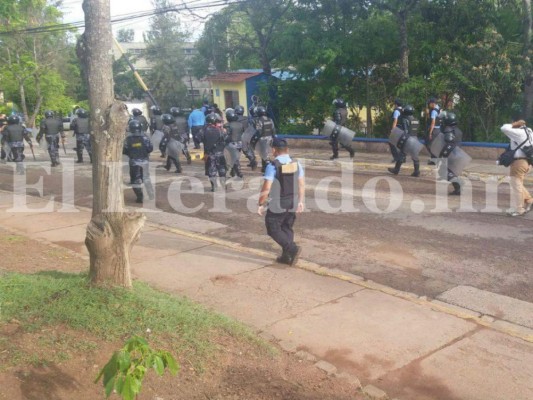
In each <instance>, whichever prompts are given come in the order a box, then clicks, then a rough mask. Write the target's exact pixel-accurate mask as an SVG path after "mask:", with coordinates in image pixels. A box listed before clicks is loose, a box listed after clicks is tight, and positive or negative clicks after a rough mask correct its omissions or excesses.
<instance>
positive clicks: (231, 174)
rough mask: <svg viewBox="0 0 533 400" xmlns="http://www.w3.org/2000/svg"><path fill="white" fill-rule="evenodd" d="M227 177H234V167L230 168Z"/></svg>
mask: <svg viewBox="0 0 533 400" xmlns="http://www.w3.org/2000/svg"><path fill="white" fill-rule="evenodd" d="M229 176H231V177H232V178H233V177H234V176H235V165H234V166H233V167H231V171H230V172H229Z"/></svg>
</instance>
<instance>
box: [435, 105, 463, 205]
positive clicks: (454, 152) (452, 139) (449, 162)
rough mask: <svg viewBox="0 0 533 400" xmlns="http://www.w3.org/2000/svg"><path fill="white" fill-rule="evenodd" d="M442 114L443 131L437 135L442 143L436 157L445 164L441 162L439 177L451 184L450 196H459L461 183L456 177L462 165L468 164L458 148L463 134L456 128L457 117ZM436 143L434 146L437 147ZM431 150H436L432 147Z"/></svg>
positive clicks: (446, 113)
mask: <svg viewBox="0 0 533 400" xmlns="http://www.w3.org/2000/svg"><path fill="white" fill-rule="evenodd" d="M443 114H444V116H443V118H442V121H441V123H442V126H443V129H442V131H441V132H440V133H439V135H440V136H441V137H442V139H443V142H444V143H443V145H442V144H441V145H440V147H441V149H440V151H439V153H438V157H439V158H440V159H445V161H446V162H441V164H440V167H439V176H440V177H441V178H442V179H447V180H448V182H451V184H452V186H453V191H452V192H450V195H452V196H459V195H461V182H460V180H459V177H458V175H459V174H460V173H461V171H462V169H463V168H464V166H465V165H464V164H467V163H468V160H467V157H468V156H467V155H466V153H464V152H463V151H462V150H461V149H460V148H459V147H458V146H459V145H460V144H461V142H462V141H463V132H462V131H461V129H459V127H458V126H457V116H456V115H455V113H453V112H451V111H446V112H445V113H443ZM434 139H437V138H434ZM438 139H439V141H440V139H441V138H440V137H439V138H438ZM439 141H438V142H439ZM438 142H437V143H438ZM437 143H436V146H438V144H437ZM432 150H438V149H435V146H432Z"/></svg>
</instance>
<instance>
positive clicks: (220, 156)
mask: <svg viewBox="0 0 533 400" xmlns="http://www.w3.org/2000/svg"><path fill="white" fill-rule="evenodd" d="M205 120H206V126H205V128H204V130H203V132H202V136H201V139H202V142H203V143H204V160H205V174H206V175H207V176H208V177H209V181H210V182H211V191H212V192H215V191H216V190H217V188H218V184H217V175H218V176H219V177H220V181H221V184H222V188H223V189H224V188H225V186H226V158H225V157H224V147H225V145H226V134H225V133H224V130H223V129H222V128H221V127H219V126H217V124H220V123H221V122H222V118H221V117H220V116H219V115H217V114H215V113H211V114H209V115H208V116H207V117H206V118H205Z"/></svg>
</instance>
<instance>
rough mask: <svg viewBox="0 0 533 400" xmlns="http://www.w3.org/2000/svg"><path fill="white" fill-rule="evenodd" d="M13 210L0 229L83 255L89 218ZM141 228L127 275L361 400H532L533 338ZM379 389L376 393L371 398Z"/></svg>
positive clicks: (5, 198) (235, 249)
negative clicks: (301, 362) (363, 398)
mask: <svg viewBox="0 0 533 400" xmlns="http://www.w3.org/2000/svg"><path fill="white" fill-rule="evenodd" d="M28 203H29V204H28V207H29V208H32V209H36V211H35V212H27V213H14V212H10V211H8V210H9V208H11V207H12V205H13V204H12V195H11V194H9V193H5V192H4V193H0V227H2V228H5V229H7V230H9V231H12V232H15V233H18V234H22V235H26V236H28V237H30V238H33V239H36V240H40V241H45V242H47V243H51V244H53V245H56V246H61V247H64V248H67V249H70V250H71V251H73V252H75V253H76V254H78V255H79V256H81V257H85V258H86V257H87V251H86V249H85V246H84V244H83V242H84V239H85V227H86V225H87V223H88V221H89V219H90V213H89V212H88V211H87V210H80V212H78V213H59V212H42V211H39V210H38V209H39V208H42V207H43V206H44V205H45V204H46V203H48V200H43V199H39V198H34V197H28ZM273 259H274V255H273V254H269V253H266V252H261V251H257V250H252V249H246V248H242V247H241V246H239V245H235V244H232V243H228V242H225V241H222V240H216V239H212V238H207V237H204V236H202V235H201V234H200V233H192V232H186V231H179V230H176V229H172V228H169V227H166V226H163V225H160V224H154V223H148V224H146V226H145V228H144V230H143V234H142V236H141V239H140V240H139V242H138V243H137V245H136V246H135V247H134V249H133V254H132V269H133V274H134V276H135V278H137V279H140V280H143V281H145V282H148V283H150V284H152V285H154V286H156V287H158V288H160V289H163V290H166V291H169V292H173V293H176V294H180V295H185V296H187V297H189V298H191V299H193V300H194V301H197V302H199V303H202V304H204V305H206V306H208V307H211V308H212V309H214V310H216V311H219V312H221V313H223V314H226V315H229V316H231V317H234V318H236V319H238V320H240V321H242V322H244V323H245V324H248V325H249V326H251V327H252V328H253V329H254V330H256V331H257V332H259V333H260V334H262V335H263V336H264V337H266V338H268V339H270V340H272V341H275V342H277V343H279V344H280V345H281V346H282V347H283V348H284V349H286V350H288V351H291V352H295V353H296V356H297V357H300V358H301V359H305V360H308V361H312V362H315V363H316V365H317V367H318V368H321V369H323V370H324V371H326V373H329V374H336V375H339V376H343V377H345V378H348V379H351V380H352V381H354V382H358V381H359V382H360V383H361V385H362V387H364V388H365V390H366V392H367V394H368V397H369V398H376V399H381V398H383V399H384V398H387V395H388V398H398V399H404V400H407V399H435V400H437V399H438V400H457V399H464V400H511V399H512V400H530V399H532V398H533V331H532V330H530V329H527V328H525V327H521V326H519V325H513V324H511V323H509V322H506V321H502V320H497V319H496V316H488V315H480V314H478V313H476V312H473V311H469V310H467V309H463V308H459V307H456V306H451V305H448V304H446V303H442V302H440V301H431V300H430V299H426V298H420V297H417V296H416V295H414V294H410V293H405V292H400V291H397V290H394V289H391V288H388V287H386V286H382V285H379V284H376V283H374V282H372V281H365V280H363V279H362V278H360V277H358V276H355V275H347V274H344V273H336V272H335V271H332V270H330V269H325V268H321V267H320V266H317V265H315V264H313V263H310V262H306V261H302V262H300V264H299V268H291V267H287V266H281V265H278V264H273V263H272V260H273ZM378 388H379V389H378Z"/></svg>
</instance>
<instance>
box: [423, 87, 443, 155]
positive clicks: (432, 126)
mask: <svg viewBox="0 0 533 400" xmlns="http://www.w3.org/2000/svg"><path fill="white" fill-rule="evenodd" d="M427 106H428V112H427V117H428V118H427V130H426V136H425V140H426V147H427V149H428V151H429V154H430V156H431V158H437V156H438V155H436V154H433V153H432V152H431V141H432V140H433V139H434V138H435V137H436V136H437V135H438V134H439V132H440V118H439V114H440V107H439V105H438V104H437V99H436V98H434V97H431V98H429V100H428V101H427ZM428 165H435V162H434V161H433V160H431V159H430V160H429V161H428Z"/></svg>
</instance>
